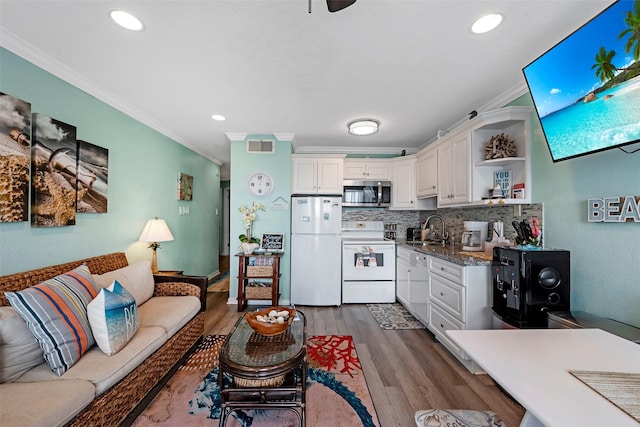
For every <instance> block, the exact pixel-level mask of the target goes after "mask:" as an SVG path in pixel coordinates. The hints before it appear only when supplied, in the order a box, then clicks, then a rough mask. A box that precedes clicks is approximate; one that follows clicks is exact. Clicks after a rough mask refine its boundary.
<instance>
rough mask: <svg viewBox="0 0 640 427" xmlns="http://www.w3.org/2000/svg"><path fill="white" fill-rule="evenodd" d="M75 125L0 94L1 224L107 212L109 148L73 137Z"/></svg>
mask: <svg viewBox="0 0 640 427" xmlns="http://www.w3.org/2000/svg"><path fill="white" fill-rule="evenodd" d="M76 133H77V132H76V127H75V126H73V125H70V124H68V123H64V122H62V121H60V120H57V119H55V118H52V117H48V116H46V115H44V114H39V113H33V114H32V113H31V104H30V103H28V102H26V101H23V100H21V99H18V98H15V97H13V96H11V95H8V94H5V93H2V92H0V222H20V221H27V219H28V218H29V199H30V200H31V225H32V226H33V227H61V226H66V225H75V223H76V212H83V213H106V212H107V201H108V197H107V182H108V176H109V150H107V149H106V148H102V147H99V146H97V145H95V144H92V143H90V142H86V141H79V140H77V139H76Z"/></svg>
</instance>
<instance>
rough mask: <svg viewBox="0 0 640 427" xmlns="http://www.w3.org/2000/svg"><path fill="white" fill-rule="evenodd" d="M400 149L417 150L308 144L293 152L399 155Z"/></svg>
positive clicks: (413, 151) (412, 152)
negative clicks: (308, 145)
mask: <svg viewBox="0 0 640 427" xmlns="http://www.w3.org/2000/svg"><path fill="white" fill-rule="evenodd" d="M402 150H405V153H406V154H415V153H417V152H418V149H416V148H397V147H381V148H371V147H369V148H353V147H323V146H310V147H293V152H294V153H296V154H336V153H338V154H379V155H389V154H395V155H398V156H399V155H400V153H401V152H402Z"/></svg>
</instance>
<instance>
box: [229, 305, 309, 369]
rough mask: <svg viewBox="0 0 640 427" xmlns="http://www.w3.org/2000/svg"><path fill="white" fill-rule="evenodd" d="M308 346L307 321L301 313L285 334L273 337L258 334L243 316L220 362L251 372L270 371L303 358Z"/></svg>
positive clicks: (298, 313)
mask: <svg viewBox="0 0 640 427" xmlns="http://www.w3.org/2000/svg"><path fill="white" fill-rule="evenodd" d="M305 345H306V320H305V317H304V314H303V313H301V312H300V311H296V316H295V317H294V320H293V321H292V322H291V325H290V326H289V328H287V330H286V331H285V332H284V333H282V334H280V335H274V336H264V335H260V334H258V333H257V332H255V331H254V330H253V329H252V328H251V326H250V325H249V323H247V319H246V318H245V316H242V317H241V318H240V319H239V320H238V322H237V323H236V326H235V328H234V330H233V331H232V332H231V335H230V336H229V337H228V339H227V341H226V343H225V345H224V346H223V348H222V350H221V351H220V361H221V362H222V363H225V364H233V365H238V367H244V368H248V369H249V370H253V369H255V370H263V369H269V368H272V367H277V366H279V365H282V364H287V363H289V362H291V361H292V360H294V359H296V358H298V357H300V355H301V354H302V353H303V352H304V350H305Z"/></svg>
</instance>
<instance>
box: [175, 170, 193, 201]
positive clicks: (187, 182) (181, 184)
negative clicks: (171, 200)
mask: <svg viewBox="0 0 640 427" xmlns="http://www.w3.org/2000/svg"><path fill="white" fill-rule="evenodd" d="M178 200H193V177H192V176H191V175H187V174H186V173H182V172H180V173H179V174H178Z"/></svg>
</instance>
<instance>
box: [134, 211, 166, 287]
mask: <svg viewBox="0 0 640 427" xmlns="http://www.w3.org/2000/svg"><path fill="white" fill-rule="evenodd" d="M170 240H173V234H171V230H169V226H167V223H166V221H165V220H164V219H158V217H155V219H150V220H149V221H147V224H146V225H145V226H144V230H142V234H140V238H139V239H138V241H139V242H146V243H151V244H150V245H149V247H150V248H151V249H153V261H151V272H152V273H153V274H158V256H157V254H156V250H157V249H158V248H159V247H160V245H159V244H158V242H168V241H170Z"/></svg>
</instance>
